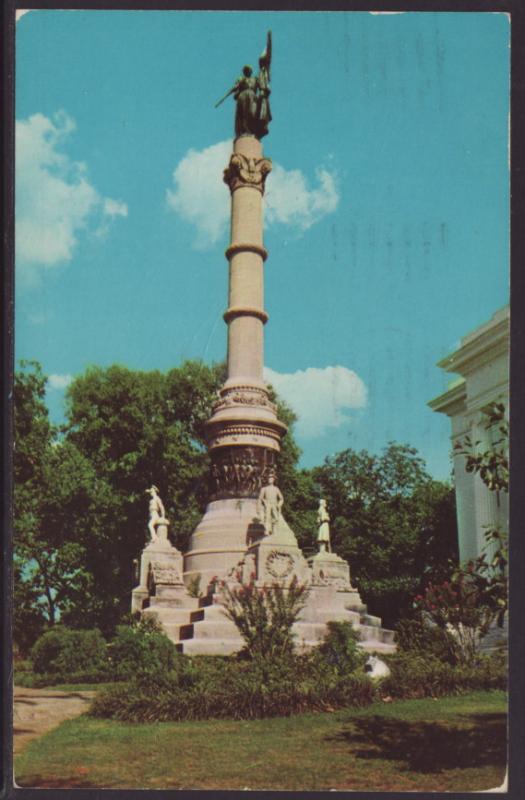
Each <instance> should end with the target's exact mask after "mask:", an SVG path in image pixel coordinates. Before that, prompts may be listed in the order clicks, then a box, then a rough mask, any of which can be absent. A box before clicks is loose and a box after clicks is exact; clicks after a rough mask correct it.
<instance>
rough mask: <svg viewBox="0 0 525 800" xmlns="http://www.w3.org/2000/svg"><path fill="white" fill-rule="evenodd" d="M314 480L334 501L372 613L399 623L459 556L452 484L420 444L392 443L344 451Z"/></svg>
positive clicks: (340, 538) (346, 554)
mask: <svg viewBox="0 0 525 800" xmlns="http://www.w3.org/2000/svg"><path fill="white" fill-rule="evenodd" d="M313 477H314V479H315V481H316V482H317V483H318V484H319V486H320V487H321V491H322V494H323V496H324V497H326V499H327V501H328V507H329V511H330V516H331V519H332V524H331V537H332V545H333V548H334V550H335V551H336V552H337V553H338V554H339V555H341V556H342V557H343V558H345V559H347V560H348V561H349V563H350V565H351V570H352V580H353V581H354V582H355V583H356V584H357V586H358V588H359V590H360V592H361V595H362V597H363V600H364V602H366V603H367V604H368V605H369V608H370V610H371V611H372V612H373V613H376V614H379V615H380V616H381V617H382V619H383V622H384V624H386V625H389V626H392V625H394V624H395V623H396V622H397V620H398V619H399V618H400V617H404V616H408V615H410V614H411V613H412V598H413V597H414V595H415V594H416V593H417V592H420V591H421V590H422V589H423V587H424V586H425V585H426V583H428V581H429V580H430V576H435V575H436V574H441V572H442V573H443V574H444V573H445V571H446V569H447V568H448V562H449V559H450V558H456V555H457V544H456V541H457V531H456V518H455V504H454V493H453V490H452V488H451V487H450V486H448V485H447V484H444V483H441V482H439V481H435V480H433V479H432V478H431V476H430V475H429V474H428V473H427V471H426V469H425V464H424V462H423V460H422V459H421V458H420V457H419V456H418V454H417V451H416V450H415V449H414V448H412V447H409V446H408V445H402V444H397V443H393V442H391V443H390V444H389V445H388V446H387V447H386V448H385V449H384V450H383V452H382V454H381V455H380V456H376V455H372V454H370V453H368V452H366V451H364V450H362V451H360V452H356V451H354V450H351V449H348V450H344V451H343V452H341V453H338V454H337V455H335V456H333V457H330V458H327V459H326V461H325V463H324V465H323V466H321V467H318V468H315V469H314V470H313Z"/></svg>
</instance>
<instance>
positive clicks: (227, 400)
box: [184, 135, 286, 586]
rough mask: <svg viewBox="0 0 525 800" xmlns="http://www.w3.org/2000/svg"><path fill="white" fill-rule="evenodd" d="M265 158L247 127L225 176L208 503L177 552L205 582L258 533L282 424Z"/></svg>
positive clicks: (188, 574) (187, 574) (187, 573)
mask: <svg viewBox="0 0 525 800" xmlns="http://www.w3.org/2000/svg"><path fill="white" fill-rule="evenodd" d="M270 170H271V162H270V161H269V160H268V159H266V158H264V156H263V152H262V145H261V142H260V141H259V140H258V139H257V138H256V137H255V136H250V135H245V136H241V137H239V138H238V139H236V140H235V142H234V147H233V154H232V156H231V158H230V163H229V165H228V166H227V168H226V169H225V170H224V181H225V183H227V185H228V186H229V188H230V192H231V232H230V245H229V247H228V248H227V250H226V257H227V259H228V261H229V293H228V308H227V309H226V311H225V313H224V320H225V322H226V324H227V325H228V375H227V380H226V382H225V384H224V386H223V387H222V388H221V389H220V391H219V397H218V399H217V402H216V403H215V404H214V407H213V413H212V416H211V418H210V419H209V420H208V422H207V425H206V437H207V443H208V448H209V451H210V456H211V468H210V493H209V503H208V507H207V509H206V512H205V515H204V517H203V519H202V520H201V522H200V524H199V525H198V526H197V528H196V530H195V531H194V533H193V534H192V536H191V539H190V543H189V549H188V552H187V553H186V555H185V558H184V565H185V579H186V580H187V581H188V580H191V578H192V577H194V576H195V575H196V574H197V573H199V574H200V575H201V579H202V585H203V586H204V585H205V584H206V582H207V580H208V579H209V578H211V577H212V576H215V575H217V576H219V577H220V576H221V575H225V574H226V573H227V572H228V570H229V569H231V568H232V567H234V566H235V565H236V564H237V563H238V562H239V560H240V559H241V558H242V556H243V554H244V553H245V552H246V549H247V547H248V546H249V544H250V543H251V542H252V541H254V539H257V538H258V537H260V536H261V535H263V533H264V531H263V529H262V526H261V524H260V523H259V521H258V520H257V508H256V505H257V497H258V495H259V491H260V488H261V486H262V485H263V484H264V483H266V481H267V478H268V474H269V472H270V471H275V469H276V455H277V453H278V452H279V448H280V444H279V443H280V440H281V438H282V436H283V435H284V434H285V433H286V426H285V425H284V424H283V423H282V422H280V421H279V420H278V419H277V413H276V407H275V405H274V404H273V403H272V402H271V401H270V399H269V395H268V390H267V388H266V384H265V383H264V380H263V367H264V325H265V324H266V322H267V320H268V315H267V313H266V311H265V310H264V262H265V260H266V257H267V252H266V250H265V248H264V244H263V210H262V199H263V194H264V188H265V181H266V176H267V175H268V173H269V172H270Z"/></svg>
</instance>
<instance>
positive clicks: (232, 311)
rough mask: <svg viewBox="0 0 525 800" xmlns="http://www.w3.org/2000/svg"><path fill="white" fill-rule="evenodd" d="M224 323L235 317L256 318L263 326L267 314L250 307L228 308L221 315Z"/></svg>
mask: <svg viewBox="0 0 525 800" xmlns="http://www.w3.org/2000/svg"><path fill="white" fill-rule="evenodd" d="M222 316H223V319H224V321H225V322H226V323H228V322H230V321H231V320H232V319H235V317H257V319H260V320H261V322H262V323H263V325H265V324H266V323H267V322H268V314H267V313H266V311H264V309H262V308H252V307H250V306H230V308H228V309H226V311H225V312H224V314H223V315H222Z"/></svg>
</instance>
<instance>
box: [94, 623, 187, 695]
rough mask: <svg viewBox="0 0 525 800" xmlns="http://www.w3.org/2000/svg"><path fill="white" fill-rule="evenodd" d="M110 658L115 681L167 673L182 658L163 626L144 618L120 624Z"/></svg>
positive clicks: (110, 649) (112, 644) (110, 651)
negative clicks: (164, 631) (127, 623)
mask: <svg viewBox="0 0 525 800" xmlns="http://www.w3.org/2000/svg"><path fill="white" fill-rule="evenodd" d="M109 657H110V661H111V667H112V672H113V676H114V678H115V679H116V680H130V679H132V678H133V677H134V676H136V675H141V674H144V673H146V674H150V675H155V674H158V675H159V676H160V675H164V674H166V673H168V672H170V671H171V670H173V669H175V667H176V662H177V660H178V658H180V656H179V654H178V653H177V649H176V647H175V645H174V644H173V642H172V641H171V640H170V639H168V637H167V636H166V634H165V633H163V632H162V629H161V627H160V625H159V624H158V623H157V622H156V621H155V620H152V619H144V618H142V619H139V620H133V621H132V622H131V624H129V625H118V626H117V632H116V635H115V638H114V639H113V641H112V642H111V644H110V645H109Z"/></svg>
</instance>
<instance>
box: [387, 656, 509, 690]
mask: <svg viewBox="0 0 525 800" xmlns="http://www.w3.org/2000/svg"><path fill="white" fill-rule="evenodd" d="M387 660H388V666H389V667H390V670H391V674H390V675H389V676H388V677H387V678H385V679H384V680H383V681H381V686H380V688H381V691H382V693H384V694H386V695H390V696H391V697H397V698H417V697H442V696H444V695H450V694H460V693H461V692H467V691H472V690H483V689H506V686H507V668H506V665H505V659H504V658H502V657H501V656H499V655H496V656H480V657H479V658H478V661H477V663H475V664H461V665H457V666H453V665H452V664H449V663H447V662H444V661H440V660H439V659H437V658H435V657H432V656H419V655H414V654H411V653H398V654H396V655H394V656H389V657H387Z"/></svg>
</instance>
